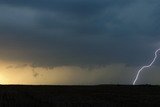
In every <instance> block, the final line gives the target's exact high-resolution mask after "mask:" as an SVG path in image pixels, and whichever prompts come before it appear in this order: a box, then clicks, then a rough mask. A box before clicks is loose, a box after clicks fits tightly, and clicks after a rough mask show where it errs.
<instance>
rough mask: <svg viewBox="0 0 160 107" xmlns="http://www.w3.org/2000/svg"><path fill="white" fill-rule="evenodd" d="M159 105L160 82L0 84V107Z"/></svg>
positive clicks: (125, 106) (126, 106)
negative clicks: (146, 83) (70, 84)
mask: <svg viewBox="0 0 160 107" xmlns="http://www.w3.org/2000/svg"><path fill="white" fill-rule="evenodd" d="M19 106H20V107H49V106H52V107H131V106H134V107H137V106H140V107H143V106H152V107H155V106H157V107H158V106H159V107H160V86H150V85H141V86H129V85H97V86H16V85H15V86H7V85H6V86H4V85H1V86H0V107H19Z"/></svg>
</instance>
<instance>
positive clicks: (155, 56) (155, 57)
mask: <svg viewBox="0 0 160 107" xmlns="http://www.w3.org/2000/svg"><path fill="white" fill-rule="evenodd" d="M159 51H160V48H159V49H157V50H156V51H155V53H154V58H153V60H152V62H151V63H150V64H149V65H146V66H143V67H142V68H141V69H139V70H138V73H137V75H136V78H135V79H134V81H133V85H135V84H136V81H137V80H138V77H139V75H140V73H141V72H142V71H143V69H145V68H149V67H151V66H152V65H153V64H154V62H155V61H156V59H157V56H158V55H157V53H158V52H159Z"/></svg>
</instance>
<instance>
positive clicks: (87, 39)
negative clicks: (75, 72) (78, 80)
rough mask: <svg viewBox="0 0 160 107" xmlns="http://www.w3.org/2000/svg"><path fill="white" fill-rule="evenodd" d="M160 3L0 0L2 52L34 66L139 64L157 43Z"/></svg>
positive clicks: (7, 57) (120, 0)
mask: <svg viewBox="0 0 160 107" xmlns="http://www.w3.org/2000/svg"><path fill="white" fill-rule="evenodd" d="M159 5H160V1H158V0H152V1H150V0H141V1H139V0H114V1H113V0H92V1H90V0H14V1H13V0H0V48H1V50H0V54H1V56H2V58H4V59H8V60H20V61H26V62H28V61H29V62H31V63H33V65H34V66H49V67H53V66H63V65H80V66H89V65H105V64H112V63H124V64H127V65H134V64H140V63H143V62H145V61H146V60H149V58H148V57H150V56H151V55H152V51H153V50H154V49H155V48H157V47H158V45H156V44H159V40H160V37H159V34H160V26H159V25H160V21H159V17H160V15H159V9H160V8H159ZM146 58H148V59H146ZM137 62H138V63H137Z"/></svg>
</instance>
